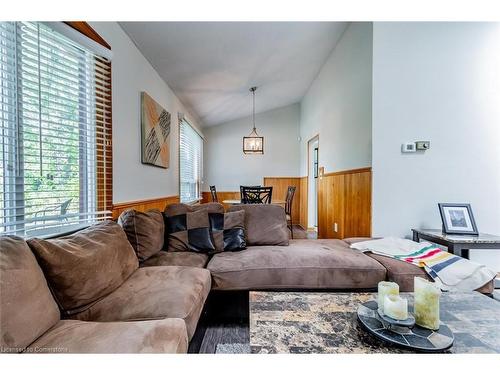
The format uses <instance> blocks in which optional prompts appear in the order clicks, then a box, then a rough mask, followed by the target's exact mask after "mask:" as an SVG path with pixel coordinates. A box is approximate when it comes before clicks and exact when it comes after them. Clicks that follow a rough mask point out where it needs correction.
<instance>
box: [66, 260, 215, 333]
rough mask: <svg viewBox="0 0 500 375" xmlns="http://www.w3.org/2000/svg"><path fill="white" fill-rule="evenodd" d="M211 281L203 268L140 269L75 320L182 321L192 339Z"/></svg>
mask: <svg viewBox="0 0 500 375" xmlns="http://www.w3.org/2000/svg"><path fill="white" fill-rule="evenodd" d="M210 282H211V280H210V272H208V270H206V269H202V268H193V267H174V266H172V267H169V266H165V267H144V268H139V269H138V270H137V271H136V272H134V274H133V275H132V276H131V277H130V278H129V279H128V280H127V281H125V282H124V283H123V284H122V285H121V286H120V287H119V288H118V289H117V290H115V291H114V292H113V293H111V294H110V295H108V296H107V297H105V298H103V299H102V300H100V301H99V302H97V303H96V304H94V305H93V306H91V307H90V308H89V309H87V310H85V311H83V312H82V313H79V314H76V315H74V316H72V317H71V318H73V319H79V320H89V321H100V322H109V321H128V320H148V319H164V318H181V319H184V321H185V322H186V327H187V331H188V336H189V338H190V339H191V337H192V336H193V334H194V331H195V329H196V325H197V323H198V319H199V317H200V314H201V310H202V308H203V305H204V304H205V300H206V298H207V296H208V293H209V292H210Z"/></svg>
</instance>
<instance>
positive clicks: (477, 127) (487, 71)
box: [372, 22, 500, 271]
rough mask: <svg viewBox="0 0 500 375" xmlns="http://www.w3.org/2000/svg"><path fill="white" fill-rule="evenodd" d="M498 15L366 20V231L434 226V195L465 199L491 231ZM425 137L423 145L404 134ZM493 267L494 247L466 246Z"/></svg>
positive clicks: (496, 204) (498, 261) (499, 230)
mask: <svg viewBox="0 0 500 375" xmlns="http://www.w3.org/2000/svg"><path fill="white" fill-rule="evenodd" d="M499 46H500V24H494V23H490V24H488V23H412V22H409V23H375V24H374V29H373V167H372V168H373V234H374V235H375V236H380V235H397V236H405V235H409V234H410V229H411V228H414V227H417V228H440V226H441V221H440V217H439V212H438V208H437V203H438V202H470V203H471V204H472V208H473V210H474V215H475V218H476V222H477V225H478V227H479V230H480V231H481V232H486V233H493V234H497V235H500V147H499V142H500V49H499ZM415 140H429V141H431V149H430V150H428V151H426V152H425V153H424V154H404V155H403V154H401V151H400V147H401V143H402V142H405V141H415ZM471 259H472V260H476V261H479V262H482V263H484V264H486V265H488V266H490V267H491V268H492V269H494V270H496V271H500V251H493V250H492V251H487V250H480V251H478V250H476V251H471Z"/></svg>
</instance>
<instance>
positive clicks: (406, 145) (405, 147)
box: [401, 142, 417, 153]
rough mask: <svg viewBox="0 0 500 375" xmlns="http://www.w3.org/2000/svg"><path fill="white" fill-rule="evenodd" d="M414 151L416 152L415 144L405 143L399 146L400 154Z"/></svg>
mask: <svg viewBox="0 0 500 375" xmlns="http://www.w3.org/2000/svg"><path fill="white" fill-rule="evenodd" d="M415 151H417V150H416V147H415V142H405V143H403V144H402V145H401V152H404V153H407V152H415Z"/></svg>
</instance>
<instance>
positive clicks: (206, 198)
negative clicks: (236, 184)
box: [201, 191, 240, 211]
mask: <svg viewBox="0 0 500 375" xmlns="http://www.w3.org/2000/svg"><path fill="white" fill-rule="evenodd" d="M201 196H202V198H203V199H202V201H201V203H208V202H212V195H211V194H210V192H209V191H204V192H202V193H201ZM217 199H219V202H220V203H222V201H224V200H226V199H240V192H239V191H218V192H217ZM222 205H223V206H224V210H226V211H227V209H228V208H229V205H228V204H224V203H222Z"/></svg>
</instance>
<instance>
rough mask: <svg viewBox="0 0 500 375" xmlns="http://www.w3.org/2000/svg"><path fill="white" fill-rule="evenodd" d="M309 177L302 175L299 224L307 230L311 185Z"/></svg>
mask: <svg viewBox="0 0 500 375" xmlns="http://www.w3.org/2000/svg"><path fill="white" fill-rule="evenodd" d="M307 180H308V178H307V176H306V177H300V189H299V190H300V200H299V207H300V214H299V224H300V226H301V227H302V228H304V229H305V230H307V228H308V226H307V225H308V223H307V216H308V212H307V197H308V194H309V187H308V181H307Z"/></svg>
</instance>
